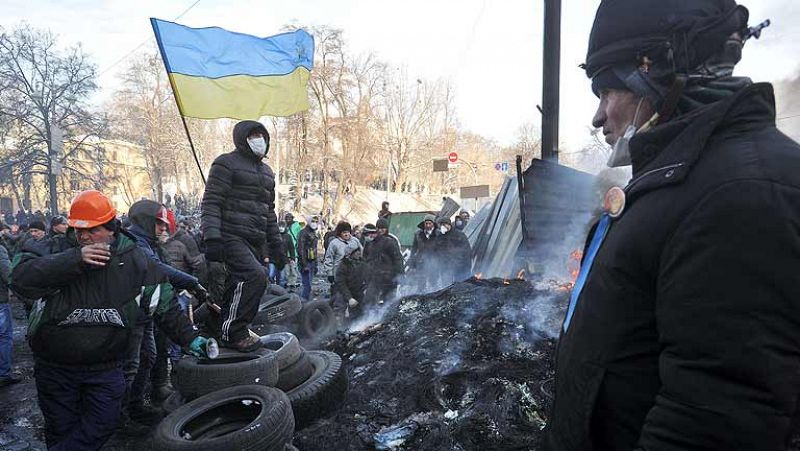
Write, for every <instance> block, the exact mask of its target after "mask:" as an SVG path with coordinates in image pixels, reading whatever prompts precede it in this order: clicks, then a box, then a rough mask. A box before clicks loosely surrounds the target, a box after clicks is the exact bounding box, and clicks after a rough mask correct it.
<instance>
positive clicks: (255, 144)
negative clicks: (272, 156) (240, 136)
mask: <svg viewBox="0 0 800 451" xmlns="http://www.w3.org/2000/svg"><path fill="white" fill-rule="evenodd" d="M247 145H248V146H250V150H252V151H253V153H254V154H256V155H258V156H259V157H260V158H264V155H266V154H267V140H266V139H264V138H263V137H261V136H259V137H257V138H247Z"/></svg>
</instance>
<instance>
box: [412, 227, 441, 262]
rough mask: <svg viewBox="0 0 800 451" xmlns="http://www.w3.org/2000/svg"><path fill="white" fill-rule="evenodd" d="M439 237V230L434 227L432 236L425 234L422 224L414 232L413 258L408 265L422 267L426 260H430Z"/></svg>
mask: <svg viewBox="0 0 800 451" xmlns="http://www.w3.org/2000/svg"><path fill="white" fill-rule="evenodd" d="M438 237H439V232H438V231H437V230H436V228H434V229H433V231H432V232H431V234H430V236H427V235H425V229H424V228H423V226H422V224H420V225H419V230H417V232H416V233H415V234H414V243H413V244H412V245H411V258H410V260H409V263H408V266H409V267H411V268H414V269H422V267H423V266H424V265H425V263H426V262H430V261H431V259H432V258H433V254H434V252H435V250H436V248H435V243H434V242H435V241H436V239H437V238H438Z"/></svg>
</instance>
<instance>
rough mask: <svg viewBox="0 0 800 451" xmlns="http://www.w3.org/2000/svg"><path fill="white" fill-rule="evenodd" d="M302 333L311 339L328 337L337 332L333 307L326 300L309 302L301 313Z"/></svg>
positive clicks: (300, 326) (300, 325)
mask: <svg viewBox="0 0 800 451" xmlns="http://www.w3.org/2000/svg"><path fill="white" fill-rule="evenodd" d="M299 328H300V333H302V334H303V336H305V337H309V338H322V337H326V336H328V335H330V334H332V333H333V332H335V331H336V315H334V313H333V307H331V305H330V304H329V303H328V302H327V301H324V300H319V301H313V302H309V303H307V304H306V305H304V306H303V311H302V312H301V313H300V324H299Z"/></svg>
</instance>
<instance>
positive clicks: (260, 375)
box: [176, 348, 279, 401]
mask: <svg viewBox="0 0 800 451" xmlns="http://www.w3.org/2000/svg"><path fill="white" fill-rule="evenodd" d="M278 370H279V368H278V356H277V354H276V353H275V352H273V351H270V350H269V349H259V350H257V351H255V352H248V353H244V352H238V351H235V350H232V349H227V348H220V350H219V357H217V358H216V359H199V358H197V357H193V356H185V357H183V358H182V359H181V360H180V361H178V365H177V366H176V373H177V374H176V378H177V381H176V382H177V383H176V385H177V388H178V391H179V392H180V393H181V395H182V396H183V398H184V399H185V400H187V401H191V400H193V399H195V398H198V397H200V396H203V395H206V394H208V393H211V392H213V391H216V390H220V389H223V388H228V387H235V386H237V385H263V386H266V387H274V386H275V384H277V383H278Z"/></svg>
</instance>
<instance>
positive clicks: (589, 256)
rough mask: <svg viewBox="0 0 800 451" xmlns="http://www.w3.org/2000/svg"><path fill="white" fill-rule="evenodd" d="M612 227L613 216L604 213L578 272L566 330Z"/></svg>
mask: <svg viewBox="0 0 800 451" xmlns="http://www.w3.org/2000/svg"><path fill="white" fill-rule="evenodd" d="M610 228H611V217H610V216H608V214H605V213H604V214H603V216H602V217H601V218H600V222H598V223H597V228H596V229H595V231H594V236H592V242H591V243H589V249H588V250H587V251H586V256H585V257H584V259H583V265H581V270H580V272H579V273H578V279H577V280H576V281H575V286H574V287H573V288H572V294H571V295H570V298H569V309H568V310H567V319H565V320H564V332H566V331H567V329H568V328H569V323H570V321H572V315H573V314H574V313H575V307H577V305H578V298H580V296H581V291H583V286H584V285H585V284H586V279H587V278H588V277H589V272H590V271H591V270H592V264H593V263H594V259H595V257H597V252H598V251H599V250H600V245H602V244H603V240H604V239H605V238H606V234H608V230H609V229H610Z"/></svg>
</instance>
